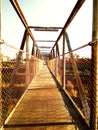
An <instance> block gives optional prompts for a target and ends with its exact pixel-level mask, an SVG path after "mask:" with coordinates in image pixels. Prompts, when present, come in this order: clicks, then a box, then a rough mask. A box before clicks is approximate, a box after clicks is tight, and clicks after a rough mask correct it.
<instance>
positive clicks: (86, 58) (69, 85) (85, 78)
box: [47, 45, 91, 122]
mask: <svg viewBox="0 0 98 130" xmlns="http://www.w3.org/2000/svg"><path fill="white" fill-rule="evenodd" d="M72 53H73V58H74V61H75V64H76V68H77V70H78V72H76V71H75V70H74V66H73V63H72V62H73V61H72V60H71V57H70V56H71V55H70V53H69V52H68V53H65V55H64V56H63V55H62V56H59V57H56V58H54V59H51V60H50V61H49V62H48V63H47V64H48V66H49V68H50V70H51V71H52V73H53V74H54V75H55V77H56V78H57V80H58V81H59V83H60V85H63V82H65V88H64V89H65V91H66V92H68V94H69V95H70V97H71V98H72V99H73V101H74V102H75V104H76V105H77V107H78V108H79V109H80V110H81V112H82V113H83V114H84V116H86V115H85V114H88V117H89V116H90V109H89V108H90V96H91V95H90V92H91V91H90V90H91V46H89V45H88V46H85V47H83V48H80V49H76V50H75V51H73V52H72ZM63 57H64V58H65V66H64V69H65V74H64V75H65V79H64V80H65V81H63V71H64V70H63ZM76 73H78V75H79V78H80V80H81V84H82V86H83V88H82V91H81V88H80V85H79V84H78V83H77V82H78V81H77V79H76V78H77V76H76V75H77V74H76ZM79 89H80V90H79ZM79 91H80V92H79ZM82 92H83V94H82ZM84 97H85V99H84ZM83 100H86V101H87V104H85V103H83ZM83 104H85V105H83ZM85 109H86V113H85V112H84V110H85ZM87 110H88V111H87ZM87 122H89V119H87Z"/></svg>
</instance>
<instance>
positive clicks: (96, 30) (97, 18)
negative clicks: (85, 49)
mask: <svg viewBox="0 0 98 130" xmlns="http://www.w3.org/2000/svg"><path fill="white" fill-rule="evenodd" d="M92 41H96V42H95V43H94V44H93V45H92V71H91V73H92V74H91V80H92V82H91V83H92V86H91V116H90V128H91V130H98V0H93V30H92Z"/></svg>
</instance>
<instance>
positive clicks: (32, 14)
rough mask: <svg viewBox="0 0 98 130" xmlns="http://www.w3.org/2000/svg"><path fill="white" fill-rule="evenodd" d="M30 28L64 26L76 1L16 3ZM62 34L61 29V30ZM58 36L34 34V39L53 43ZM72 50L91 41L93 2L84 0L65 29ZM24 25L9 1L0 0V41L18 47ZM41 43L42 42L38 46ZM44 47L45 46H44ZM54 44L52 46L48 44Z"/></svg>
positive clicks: (41, 33)
mask: <svg viewBox="0 0 98 130" xmlns="http://www.w3.org/2000/svg"><path fill="white" fill-rule="evenodd" d="M18 1H19V4H20V6H21V8H22V10H23V14H24V16H25V17H26V19H27V22H28V24H29V25H30V26H45V27H46V26H48V27H51V26H56V27H63V26H64V24H65V23H66V21H67V19H68V16H69V15H70V13H71V11H72V9H73V7H74V6H75V4H76V2H77V0H18ZM60 31H61V30H60ZM60 31H59V32H57V33H53V32H52V33H51V34H50V33H45V32H39V33H38V32H33V34H34V37H35V39H38V40H44V39H47V40H49V39H50V40H56V39H57V37H58V35H59V34H60ZM67 32H68V34H69V38H70V42H71V46H72V49H75V48H77V47H80V46H82V45H84V44H86V43H88V42H90V41H91V39H92V0H86V1H85V2H84V4H83V6H82V8H81V9H80V11H79V12H78V14H77V15H76V17H75V18H74V20H73V22H72V23H71V24H70V26H69V27H68V28H67ZM23 33H24V26H23V25H22V23H21V21H20V19H19V17H18V16H17V14H16V12H15V11H14V9H13V7H12V5H11V3H10V2H9V0H2V32H1V36H2V39H4V40H5V41H7V42H8V43H10V44H12V45H14V46H16V47H18V48H19V46H20V44H21V40H22V37H23ZM40 44H41V43H40ZM44 44H45V43H44ZM47 44H48V45H49V44H51V45H52V44H53V43H47Z"/></svg>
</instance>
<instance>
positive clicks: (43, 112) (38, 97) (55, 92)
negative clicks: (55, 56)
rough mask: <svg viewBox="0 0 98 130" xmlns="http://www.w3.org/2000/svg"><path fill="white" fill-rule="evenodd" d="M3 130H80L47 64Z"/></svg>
mask: <svg viewBox="0 0 98 130" xmlns="http://www.w3.org/2000/svg"><path fill="white" fill-rule="evenodd" d="M3 130H78V128H76V126H75V122H74V121H73V119H72V117H71V116H70V113H69V111H68V108H67V106H66V105H65V103H64V100H63V98H62V95H61V93H60V91H59V89H58V88H57V85H56V83H55V81H54V79H53V77H52V75H51V73H50V71H49V70H48V68H47V66H46V65H44V66H43V68H42V70H41V71H40V72H39V73H38V74H37V76H36V77H35V78H34V79H33V81H32V82H31V84H30V85H29V87H28V89H27V90H26V92H25V93H24V95H23V96H22V97H21V99H20V101H19V103H18V104H17V105H16V107H15V108H14V110H13V111H12V113H11V114H10V116H9V118H8V119H7V120H6V123H5V125H4V128H3Z"/></svg>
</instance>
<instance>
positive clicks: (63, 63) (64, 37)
mask: <svg viewBox="0 0 98 130" xmlns="http://www.w3.org/2000/svg"><path fill="white" fill-rule="evenodd" d="M65 39H66V35H65V33H64V34H63V60H62V65H63V71H62V72H63V74H62V75H63V76H62V86H63V89H65V55H64V54H65Z"/></svg>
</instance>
